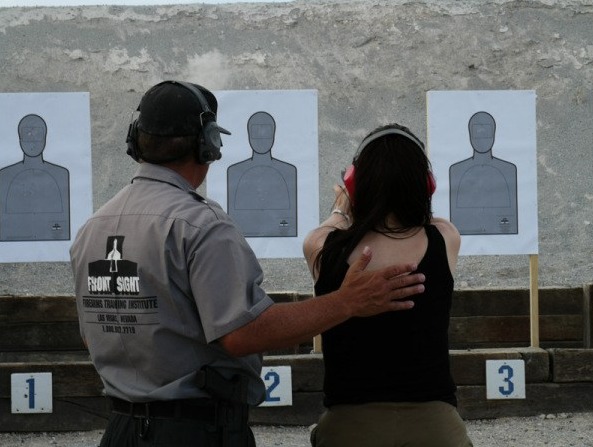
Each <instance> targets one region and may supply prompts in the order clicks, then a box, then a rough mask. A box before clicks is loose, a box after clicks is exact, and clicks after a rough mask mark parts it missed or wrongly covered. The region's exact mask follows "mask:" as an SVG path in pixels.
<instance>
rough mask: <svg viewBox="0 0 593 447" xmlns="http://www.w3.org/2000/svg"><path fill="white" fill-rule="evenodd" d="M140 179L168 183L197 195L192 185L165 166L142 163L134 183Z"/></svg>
mask: <svg viewBox="0 0 593 447" xmlns="http://www.w3.org/2000/svg"><path fill="white" fill-rule="evenodd" d="M140 178H144V179H149V180H154V181H157V182H163V183H168V184H170V185H173V186H175V187H177V188H179V189H181V190H183V191H187V192H189V193H191V194H195V192H196V190H195V189H194V188H193V187H192V185H190V183H189V182H188V181H187V180H186V179H185V178H184V177H183V176H181V175H180V174H178V173H177V172H175V171H174V170H172V169H170V168H167V167H165V166H160V165H155V164H152V163H140V166H139V167H138V170H137V171H136V174H135V175H134V177H133V178H132V183H134V180H136V179H140Z"/></svg>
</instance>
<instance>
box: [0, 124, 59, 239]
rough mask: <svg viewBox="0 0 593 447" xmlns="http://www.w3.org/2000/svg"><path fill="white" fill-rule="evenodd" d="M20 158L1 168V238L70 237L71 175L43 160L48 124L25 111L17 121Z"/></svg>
mask: <svg viewBox="0 0 593 447" xmlns="http://www.w3.org/2000/svg"><path fill="white" fill-rule="evenodd" d="M18 134H19V141H20V146H21V149H22V151H23V154H24V155H23V161H21V162H19V163H15V164H13V165H10V166H6V167H4V168H2V169H0V241H44V240H69V239H70V180H69V179H70V175H69V172H68V170H67V169H66V168H64V167H62V166H58V165H55V164H52V163H49V162H47V161H44V160H43V156H42V153H43V151H44V149H45V144H46V137H47V125H46V123H45V121H44V120H43V118H41V117H40V116H38V115H27V116H25V117H23V118H22V119H21V121H20V122H19V125H18Z"/></svg>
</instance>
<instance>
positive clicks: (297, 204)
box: [206, 90, 319, 258]
mask: <svg viewBox="0 0 593 447" xmlns="http://www.w3.org/2000/svg"><path fill="white" fill-rule="evenodd" d="M214 93H215V95H216V97H217V99H218V116H217V120H216V121H217V122H218V124H220V126H222V127H224V128H225V129H227V130H229V131H230V132H231V133H232V135H222V142H223V146H222V158H221V159H220V160H218V161H217V162H216V163H212V164H211V165H210V168H209V172H208V177H207V179H206V182H207V185H206V189H207V196H208V198H209V199H212V200H214V201H216V202H218V203H219V204H220V205H221V206H222V208H223V209H224V210H225V211H227V213H228V214H229V215H230V216H231V218H232V219H233V220H234V221H235V222H236V223H237V226H238V227H239V229H240V230H241V231H242V233H243V235H244V236H245V238H246V239H247V242H248V243H249V245H250V246H251V248H252V249H253V251H254V252H255V254H256V256H257V257H258V258H302V256H303V240H304V238H305V236H306V235H307V233H308V232H309V231H311V230H312V229H314V228H316V227H317V226H318V225H319V167H318V165H319V161H318V160H319V151H318V122H317V91H316V90H245V91H243V90H234V91H230V90H229V91H218V92H214Z"/></svg>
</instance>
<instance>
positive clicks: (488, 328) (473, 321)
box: [449, 315, 583, 347]
mask: <svg viewBox="0 0 593 447" xmlns="http://www.w3.org/2000/svg"><path fill="white" fill-rule="evenodd" d="M582 325H583V317H582V315H541V316H540V330H541V339H542V340H548V341H570V340H572V341H581V340H582V334H583V332H582V331H583V329H582ZM449 341H450V343H451V345H452V347H453V346H456V344H457V343H463V344H468V343H484V342H485V343H492V342H507V343H509V342H517V343H521V342H525V341H527V342H529V317H528V316H505V317H494V316H476V317H453V318H451V321H450V324H449Z"/></svg>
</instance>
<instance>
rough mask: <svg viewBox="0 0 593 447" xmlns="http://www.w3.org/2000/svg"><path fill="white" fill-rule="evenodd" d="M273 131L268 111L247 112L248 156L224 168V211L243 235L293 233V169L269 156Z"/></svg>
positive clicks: (295, 213) (294, 233)
mask: <svg viewBox="0 0 593 447" xmlns="http://www.w3.org/2000/svg"><path fill="white" fill-rule="evenodd" d="M275 133H276V122H275V121H274V118H273V117H272V116H271V115H270V114H269V113H266V112H257V113H254V114H253V115H251V117H250V118H249V120H248V121H247V135H248V137H249V145H250V146H251V149H252V151H253V152H252V156H251V158H249V159H247V160H244V161H241V162H239V163H236V164H234V165H231V166H229V168H228V169H227V199H228V200H227V203H228V214H229V215H230V216H231V217H232V218H233V219H234V220H235V222H236V223H237V224H238V225H239V228H241V230H242V231H243V234H244V236H245V237H293V236H297V170H296V167H295V166H293V165H291V164H290V163H285V162H283V161H280V160H277V159H275V158H273V157H272V153H271V151H272V146H273V145H274V137H275Z"/></svg>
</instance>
